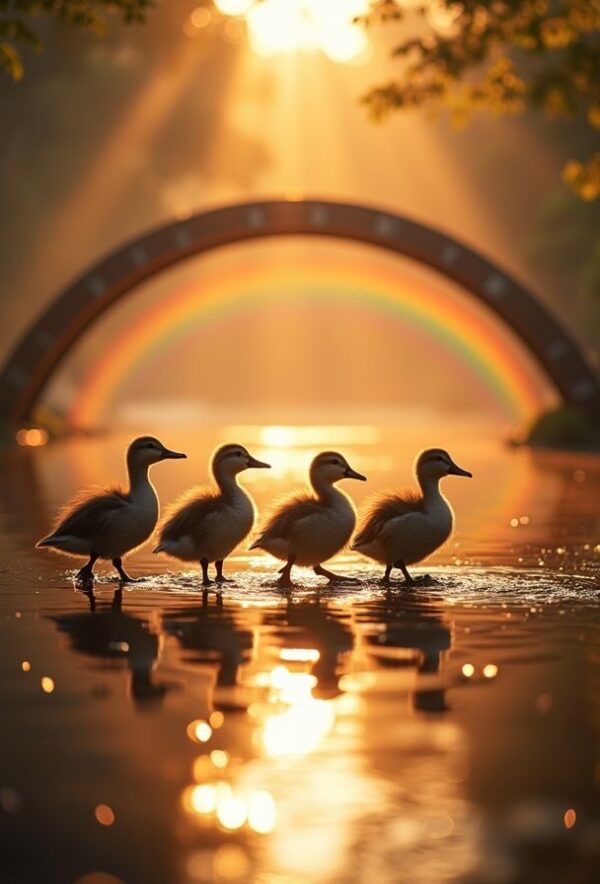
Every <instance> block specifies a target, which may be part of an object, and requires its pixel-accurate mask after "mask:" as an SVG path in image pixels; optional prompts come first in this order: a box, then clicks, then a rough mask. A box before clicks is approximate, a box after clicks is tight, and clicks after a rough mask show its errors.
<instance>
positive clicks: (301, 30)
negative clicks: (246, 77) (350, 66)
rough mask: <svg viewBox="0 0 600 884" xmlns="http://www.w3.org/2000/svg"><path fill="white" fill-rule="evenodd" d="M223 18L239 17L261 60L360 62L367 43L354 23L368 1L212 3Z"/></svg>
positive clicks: (247, 0)
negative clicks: (319, 57)
mask: <svg viewBox="0 0 600 884" xmlns="http://www.w3.org/2000/svg"><path fill="white" fill-rule="evenodd" d="M215 6H216V7H217V9H218V10H219V11H220V12H221V13H223V14H224V15H230V16H236V17H243V18H244V19H245V22H246V26H247V29H248V39H249V42H250V45H251V47H252V49H253V50H254V51H255V52H256V53H257V54H258V55H262V56H272V55H279V54H281V53H286V52H319V51H320V52H323V53H324V54H325V55H326V56H327V57H328V58H330V59H331V60H332V61H336V62H339V63H345V62H351V61H356V60H357V59H360V57H361V56H364V55H365V54H366V51H367V49H368V46H369V42H368V39H367V36H366V34H365V32H364V30H363V29H362V28H361V26H360V25H357V24H355V23H354V19H355V17H356V16H358V15H363V14H364V13H365V12H367V10H368V7H369V3H368V0H327V2H324V0H262V2H260V3H257V2H256V0H215Z"/></svg>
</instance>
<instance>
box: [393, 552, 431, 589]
mask: <svg viewBox="0 0 600 884" xmlns="http://www.w3.org/2000/svg"><path fill="white" fill-rule="evenodd" d="M394 568H399V569H400V570H401V571H402V573H403V575H404V585H405V586H418V585H419V584H420V583H430V582H431V577H430V576H429V574H420V575H419V576H418V577H413V576H412V575H411V574H409V573H408V569H407V567H406V565H405V564H404V562H403V561H402V559H398V561H397V562H394Z"/></svg>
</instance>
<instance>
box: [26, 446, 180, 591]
mask: <svg viewBox="0 0 600 884" xmlns="http://www.w3.org/2000/svg"><path fill="white" fill-rule="evenodd" d="M185 456H186V455H185V454H180V453H179V452H177V451H170V450H169V449H168V448H165V446H164V445H163V444H162V442H159V441H158V439H155V438H154V437H153V436H140V437H139V438H138V439H134V441H133V442H132V443H131V445H130V446H129V448H128V449H127V473H128V476H129V489H128V490H127V491H123V490H121V489H120V488H110V489H107V490H106V491H101V492H100V493H99V494H92V493H89V492H82V493H81V494H79V495H78V496H77V497H75V498H74V499H73V500H72V501H71V502H70V503H68V504H67V505H66V506H65V507H64V509H63V510H62V512H61V513H60V515H59V517H58V521H57V524H56V527H55V528H54V531H53V532H52V534H49V535H48V537H44V538H43V539H42V540H40V541H39V543H38V544H37V546H38V547H51V548H52V549H56V550H58V551H59V552H64V553H67V555H75V556H77V555H79V556H80V555H87V556H89V561H88V563H87V564H86V565H85V566H84V567H83V568H81V570H80V571H78V572H77V575H76V576H77V579H78V580H88V581H89V580H91V579H93V576H94V570H93V569H94V564H95V562H96V560H97V559H111V560H112V563H113V565H114V567H115V568H116V570H117V572H118V574H119V578H120V579H121V580H122V581H123V582H125V583H130V582H133V578H132V577H130V576H129V574H128V573H127V572H126V571H125V569H124V568H123V556H124V555H125V554H126V553H129V552H131V551H132V550H134V549H136V548H137V547H138V546H141V545H142V544H143V543H144V542H145V541H146V540H147V539H148V538H149V537H150V535H151V534H152V532H153V531H154V528H155V527H156V523H157V521H158V512H159V504H158V497H157V496H156V491H155V490H154V486H153V485H152V482H151V481H150V479H149V477H148V469H149V468H150V467H151V466H152V464H155V463H158V462H159V461H161V460H168V459H173V458H182V457H185Z"/></svg>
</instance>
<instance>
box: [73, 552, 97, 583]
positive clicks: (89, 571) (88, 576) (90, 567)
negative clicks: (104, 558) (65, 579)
mask: <svg viewBox="0 0 600 884" xmlns="http://www.w3.org/2000/svg"><path fill="white" fill-rule="evenodd" d="M97 558H98V556H97V555H96V553H92V554H91V555H90V559H89V561H88V562H87V563H86V564H85V565H84V566H83V568H80V569H79V571H78V572H77V574H76V575H75V580H78V581H79V582H80V583H89V582H90V581H93V579H94V564H95V562H96V559H97Z"/></svg>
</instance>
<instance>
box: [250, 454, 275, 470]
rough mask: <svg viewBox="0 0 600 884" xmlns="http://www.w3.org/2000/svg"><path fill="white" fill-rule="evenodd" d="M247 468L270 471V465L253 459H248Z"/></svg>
mask: <svg viewBox="0 0 600 884" xmlns="http://www.w3.org/2000/svg"><path fill="white" fill-rule="evenodd" d="M248 467H254V468H255V469H257V470H270V469H271V464H270V463H264V462H263V461H262V460H257V459H256V458H255V457H250V458H248Z"/></svg>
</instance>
